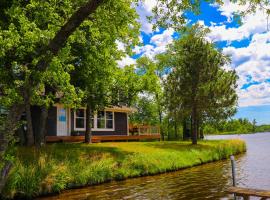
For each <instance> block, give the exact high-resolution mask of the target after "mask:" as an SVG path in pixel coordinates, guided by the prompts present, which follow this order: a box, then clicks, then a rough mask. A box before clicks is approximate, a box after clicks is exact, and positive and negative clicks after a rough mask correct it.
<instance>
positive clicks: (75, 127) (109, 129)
mask: <svg viewBox="0 0 270 200" xmlns="http://www.w3.org/2000/svg"><path fill="white" fill-rule="evenodd" d="M80 109H83V110H84V128H77V126H76V119H77V117H76V112H75V111H74V116H73V124H74V131H85V130H86V109H85V108H80ZM106 112H112V115H113V118H112V122H113V123H112V125H113V128H97V113H95V114H94V128H91V130H92V131H115V118H114V112H113V111H106V110H105V111H104V113H105V124H106V121H107V120H106Z"/></svg>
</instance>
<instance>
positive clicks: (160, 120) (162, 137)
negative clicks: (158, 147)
mask: <svg viewBox="0 0 270 200" xmlns="http://www.w3.org/2000/svg"><path fill="white" fill-rule="evenodd" d="M158 115H159V127H160V135H161V139H162V140H163V141H164V140H165V138H164V132H163V128H162V112H161V109H160V108H159V111H158Z"/></svg>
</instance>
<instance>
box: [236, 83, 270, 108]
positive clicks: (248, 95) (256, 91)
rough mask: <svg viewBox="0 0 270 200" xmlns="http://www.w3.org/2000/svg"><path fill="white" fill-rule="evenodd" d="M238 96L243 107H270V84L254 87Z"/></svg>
mask: <svg viewBox="0 0 270 200" xmlns="http://www.w3.org/2000/svg"><path fill="white" fill-rule="evenodd" d="M238 94H239V105H240V106H241V107H245V106H256V105H270V83H268V82H264V83H261V84H258V85H252V86H250V87H249V88H247V89H245V90H240V91H238Z"/></svg>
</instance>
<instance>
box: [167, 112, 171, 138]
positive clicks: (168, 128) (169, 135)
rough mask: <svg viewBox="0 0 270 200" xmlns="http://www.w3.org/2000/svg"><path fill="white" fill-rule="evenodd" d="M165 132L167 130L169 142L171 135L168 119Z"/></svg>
mask: <svg viewBox="0 0 270 200" xmlns="http://www.w3.org/2000/svg"><path fill="white" fill-rule="evenodd" d="M167 130H168V132H167V134H168V140H170V139H171V134H170V120H169V117H168V123H167Z"/></svg>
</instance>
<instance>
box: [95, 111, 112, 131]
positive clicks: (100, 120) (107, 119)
mask: <svg viewBox="0 0 270 200" xmlns="http://www.w3.org/2000/svg"><path fill="white" fill-rule="evenodd" d="M97 129H113V112H110V111H99V112H98V113H97Z"/></svg>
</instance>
